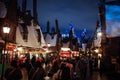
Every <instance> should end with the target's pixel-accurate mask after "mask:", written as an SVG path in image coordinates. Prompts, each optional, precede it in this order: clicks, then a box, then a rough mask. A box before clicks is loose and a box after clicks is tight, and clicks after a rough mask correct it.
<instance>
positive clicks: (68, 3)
mask: <svg viewBox="0 0 120 80" xmlns="http://www.w3.org/2000/svg"><path fill="white" fill-rule="evenodd" d="M21 1H22V0H19V3H20V2H21ZM97 3H98V0H37V10H38V22H39V24H40V26H41V28H42V29H43V31H44V30H45V28H46V26H47V25H46V24H47V21H49V22H50V27H51V28H52V27H55V20H56V19H57V20H58V23H59V28H60V31H61V32H62V33H65V32H66V31H68V30H69V29H70V27H69V24H70V23H71V22H72V24H74V29H75V33H76V34H77V35H79V34H80V31H81V30H83V29H84V28H86V29H87V31H89V32H90V33H93V32H94V30H95V27H96V21H97V19H98V6H97ZM32 7H33V6H32V0H27V9H28V10H32Z"/></svg>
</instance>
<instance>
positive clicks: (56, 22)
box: [55, 19, 59, 33]
mask: <svg viewBox="0 0 120 80" xmlns="http://www.w3.org/2000/svg"><path fill="white" fill-rule="evenodd" d="M55 24H56V33H59V27H58V20H57V19H56V20H55Z"/></svg>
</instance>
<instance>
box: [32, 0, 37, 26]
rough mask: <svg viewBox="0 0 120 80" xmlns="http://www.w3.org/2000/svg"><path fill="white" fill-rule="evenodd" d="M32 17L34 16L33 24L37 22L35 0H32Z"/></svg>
mask: <svg viewBox="0 0 120 80" xmlns="http://www.w3.org/2000/svg"><path fill="white" fill-rule="evenodd" d="M33 17H34V21H33V22H34V25H36V24H37V0H33Z"/></svg>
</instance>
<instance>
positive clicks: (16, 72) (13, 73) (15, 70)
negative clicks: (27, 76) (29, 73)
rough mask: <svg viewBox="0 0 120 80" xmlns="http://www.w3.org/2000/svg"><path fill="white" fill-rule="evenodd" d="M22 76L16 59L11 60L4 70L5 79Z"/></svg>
mask: <svg viewBox="0 0 120 80" xmlns="http://www.w3.org/2000/svg"><path fill="white" fill-rule="evenodd" d="M22 77H23V75H22V72H21V70H20V68H19V67H18V65H17V61H16V60H12V61H11V64H10V67H8V68H7V69H6V70H5V74H4V78H5V79H6V80H20V79H22Z"/></svg>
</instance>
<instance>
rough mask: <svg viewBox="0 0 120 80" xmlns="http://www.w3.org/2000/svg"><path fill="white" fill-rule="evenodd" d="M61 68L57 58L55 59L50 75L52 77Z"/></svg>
mask: <svg viewBox="0 0 120 80" xmlns="http://www.w3.org/2000/svg"><path fill="white" fill-rule="evenodd" d="M58 69H59V64H58V61H57V60H53V64H52V67H51V70H50V71H49V74H48V76H50V77H52V76H53V75H54V74H55V73H56V72H57V71H58Z"/></svg>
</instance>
